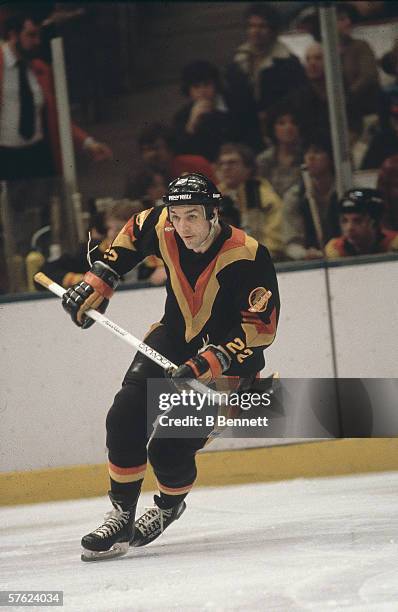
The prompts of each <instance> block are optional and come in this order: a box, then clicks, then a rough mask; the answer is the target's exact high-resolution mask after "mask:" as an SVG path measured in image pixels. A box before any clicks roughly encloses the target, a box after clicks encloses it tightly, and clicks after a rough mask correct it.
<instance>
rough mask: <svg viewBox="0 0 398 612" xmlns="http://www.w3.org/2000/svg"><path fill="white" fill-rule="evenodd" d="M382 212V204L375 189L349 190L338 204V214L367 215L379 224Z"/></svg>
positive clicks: (380, 197) (379, 195)
mask: <svg viewBox="0 0 398 612" xmlns="http://www.w3.org/2000/svg"><path fill="white" fill-rule="evenodd" d="M383 212H384V202H383V197H382V194H381V193H380V191H378V190H377V189H361V188H360V187H358V188H354V189H349V190H348V191H346V192H345V194H344V196H343V197H342V199H341V200H340V202H339V213H340V215H344V214H346V213H361V214H368V215H369V216H370V217H372V219H374V220H375V221H377V222H380V220H381V218H382V216H383Z"/></svg>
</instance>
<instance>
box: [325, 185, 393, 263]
mask: <svg viewBox="0 0 398 612" xmlns="http://www.w3.org/2000/svg"><path fill="white" fill-rule="evenodd" d="M338 209H339V219H340V227H341V236H340V237H339V238H333V239H332V240H330V241H329V242H328V244H327V245H326V248H325V254H326V256H327V257H330V258H337V257H348V256H350V255H371V254H376V253H386V252H390V251H398V232H394V231H392V230H387V229H384V228H383V227H382V225H381V219H382V216H383V199H382V196H381V193H380V192H378V191H376V190H375V189H361V188H359V187H356V188H354V189H350V190H349V191H347V192H346V193H345V194H344V197H343V198H342V200H341V201H340V202H339V206H338Z"/></svg>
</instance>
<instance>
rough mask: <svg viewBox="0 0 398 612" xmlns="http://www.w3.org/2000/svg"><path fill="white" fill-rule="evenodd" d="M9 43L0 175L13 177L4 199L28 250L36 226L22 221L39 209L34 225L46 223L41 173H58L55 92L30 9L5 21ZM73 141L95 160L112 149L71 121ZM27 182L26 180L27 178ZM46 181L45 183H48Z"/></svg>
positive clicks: (0, 55)
mask: <svg viewBox="0 0 398 612" xmlns="http://www.w3.org/2000/svg"><path fill="white" fill-rule="evenodd" d="M5 35H6V40H7V42H6V43H5V44H4V45H2V46H1V47H0V88H1V91H2V96H1V109H0V179H1V180H6V181H12V182H11V183H10V184H9V186H8V199H9V203H10V210H11V212H12V221H13V225H14V227H16V228H18V250H19V251H20V252H21V254H26V252H27V251H28V250H29V246H30V237H31V234H32V233H33V231H34V230H35V229H37V227H30V225H29V223H27V222H26V218H27V216H26V212H27V211H28V210H29V209H32V208H33V207H38V208H39V210H40V211H41V219H39V221H38V226H39V227H40V226H41V225H46V224H47V223H48V205H47V208H45V207H44V206H43V202H46V203H47V201H48V199H49V198H48V193H47V194H46V195H47V197H45V196H44V195H43V188H44V181H43V180H42V179H43V178H44V177H46V178H48V177H54V176H55V175H60V174H61V173H62V165H61V153H60V146H59V145H60V143H59V134H58V124H57V111H56V104H55V93H54V89H53V84H52V76H51V69H50V67H49V66H48V65H47V64H45V63H44V62H43V61H42V60H40V59H37V57H36V56H37V53H38V51H39V47H40V24H39V23H38V21H37V20H36V18H35V17H34V16H31V15H29V14H28V13H23V14H17V15H13V16H11V17H9V19H7V20H6V22H5ZM72 134H73V140H74V142H75V144H76V145H78V146H79V147H81V148H83V149H85V150H86V151H87V152H88V153H89V154H90V156H91V157H92V159H93V160H94V161H101V160H105V159H110V158H111V157H112V152H111V150H110V149H109V148H108V147H107V146H106V145H105V144H102V143H99V142H96V141H95V140H94V139H93V138H91V137H89V136H88V134H86V133H85V132H84V131H83V130H81V129H80V128H78V127H77V126H76V125H73V124H72ZM16 181H18V183H16ZM26 181H27V182H26ZM46 185H48V182H47V183H46Z"/></svg>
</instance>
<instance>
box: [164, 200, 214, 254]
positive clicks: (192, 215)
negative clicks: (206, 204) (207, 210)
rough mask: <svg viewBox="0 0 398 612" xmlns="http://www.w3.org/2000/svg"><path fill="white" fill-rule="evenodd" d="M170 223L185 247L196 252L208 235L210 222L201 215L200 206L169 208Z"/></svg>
mask: <svg viewBox="0 0 398 612" xmlns="http://www.w3.org/2000/svg"><path fill="white" fill-rule="evenodd" d="M169 215H170V221H171V222H172V224H173V225H174V228H175V230H176V232H177V234H178V235H179V237H180V238H181V240H182V241H183V243H184V244H185V246H186V247H187V249H192V250H193V251H196V250H197V249H199V248H200V246H201V245H202V244H203V242H204V241H205V240H206V238H207V237H208V235H209V230H210V222H209V221H207V220H206V219H205V217H204V214H203V207H202V206H195V205H193V206H191V205H190V206H170V207H169Z"/></svg>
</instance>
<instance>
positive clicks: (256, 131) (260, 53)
mask: <svg viewBox="0 0 398 612" xmlns="http://www.w3.org/2000/svg"><path fill="white" fill-rule="evenodd" d="M246 19H247V41H246V42H245V43H244V44H242V45H240V47H238V49H237V51H236V53H235V57H234V59H233V62H232V63H231V64H230V66H229V67H228V68H227V72H226V84H227V89H226V92H227V96H226V97H227V104H228V107H229V108H230V109H231V112H232V113H233V114H234V116H235V117H236V119H237V124H238V125H239V126H240V130H241V132H240V134H239V141H241V142H245V143H246V144H248V145H250V146H251V147H252V148H253V149H254V150H255V151H260V150H261V149H262V148H263V141H262V138H261V131H262V130H263V132H264V135H265V136H266V135H267V127H266V126H267V120H268V113H269V111H270V109H271V108H272V107H274V106H276V104H279V103H280V101H281V100H282V99H283V98H284V97H285V96H286V95H287V94H288V93H290V92H293V91H294V90H295V89H296V88H297V87H298V86H299V85H301V83H302V81H303V79H304V78H305V74H304V71H303V68H302V66H301V64H300V61H299V60H298V58H297V57H296V56H295V55H293V54H292V53H291V52H290V50H289V49H288V47H287V46H286V45H285V44H284V43H282V42H281V41H280V40H279V39H278V33H279V27H280V20H279V14H278V12H277V11H276V9H274V8H273V7H272V6H270V4H269V3H267V2H262V3H256V4H252V5H250V6H249V8H248V10H247V13H246Z"/></svg>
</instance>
